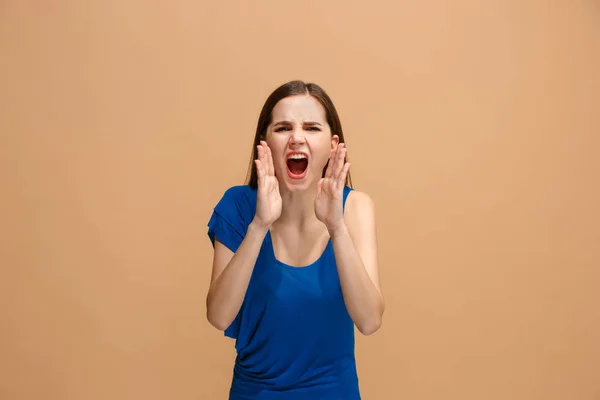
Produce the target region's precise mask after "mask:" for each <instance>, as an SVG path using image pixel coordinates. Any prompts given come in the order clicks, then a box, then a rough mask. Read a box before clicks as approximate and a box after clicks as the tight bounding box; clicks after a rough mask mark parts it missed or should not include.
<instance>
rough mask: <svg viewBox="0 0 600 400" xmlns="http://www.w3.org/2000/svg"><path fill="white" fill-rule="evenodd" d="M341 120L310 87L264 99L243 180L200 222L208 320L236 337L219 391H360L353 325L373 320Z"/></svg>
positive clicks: (371, 279) (364, 235)
mask: <svg viewBox="0 0 600 400" xmlns="http://www.w3.org/2000/svg"><path fill="white" fill-rule="evenodd" d="M349 167H350V164H349V163H348V162H347V161H346V147H345V143H344V134H343V132H342V126H341V123H340V120H339V117H338V114H337V111H336V109H335V107H334V106H333V103H332V101H331V99H330V98H329V96H328V95H327V94H326V93H325V92H324V91H323V89H321V88H320V87H319V86H318V85H316V84H312V83H308V84H307V83H304V82H301V81H292V82H288V83H286V84H284V85H282V86H280V87H279V88H277V89H276V90H275V91H274V92H273V93H272V94H271V95H270V96H269V98H268V99H267V101H266V103H265V105H264V107H263V109H262V112H261V114H260V117H259V120H258V126H257V129H256V136H255V138H254V153H253V163H252V165H251V169H250V174H249V177H248V182H247V184H246V185H240V186H233V187H231V188H229V189H228V190H227V191H226V192H225V193H224V195H223V197H222V198H221V200H220V201H219V203H218V204H217V205H216V207H215V209H214V212H213V214H212V216H211V218H210V221H209V223H208V227H209V228H208V235H209V237H210V239H211V241H212V243H213V246H214V258H213V267H212V277H211V283H210V288H209V291H208V295H207V298H206V305H207V318H208V320H209V321H210V323H211V324H212V325H214V326H215V327H216V328H218V329H220V330H223V331H225V335H226V336H228V337H231V338H234V339H236V345H235V347H236V350H237V357H236V360H235V366H234V370H233V381H232V384H231V390H230V397H229V398H230V400H242V399H243V400H250V399H252V400H263V399H264V400H359V399H360V398H361V397H360V391H359V385H358V376H357V372H356V371H357V370H356V363H355V356H354V326H356V327H357V328H358V330H359V331H360V332H361V333H362V334H364V335H369V334H372V333H374V332H375V331H377V330H378V329H379V327H380V326H381V320H382V315H383V310H384V301H383V296H382V294H381V288H380V283H379V274H378V266H377V243H376V234H375V215H374V207H373V202H372V201H371V199H370V197H369V196H368V195H367V194H365V193H363V192H359V191H357V190H354V189H352V184H351V181H350V176H349V172H348V169H349Z"/></svg>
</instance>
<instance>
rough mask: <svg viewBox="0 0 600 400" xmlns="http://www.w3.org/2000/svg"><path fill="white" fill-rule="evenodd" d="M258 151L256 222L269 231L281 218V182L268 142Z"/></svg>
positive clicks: (262, 144)
mask: <svg viewBox="0 0 600 400" xmlns="http://www.w3.org/2000/svg"><path fill="white" fill-rule="evenodd" d="M257 149H258V159H256V160H254V163H255V164H256V172H257V176H258V193H257V196H256V214H255V215H254V221H255V222H256V223H257V224H258V225H260V226H262V227H264V228H266V229H269V228H270V227H271V225H272V224H273V222H275V221H277V219H279V217H280V216H281V204H282V203H281V194H280V193H279V181H278V180H277V178H276V177H275V167H274V166H273V156H272V154H271V149H270V148H269V146H268V145H267V142H265V141H262V140H261V142H260V145H258V146H257Z"/></svg>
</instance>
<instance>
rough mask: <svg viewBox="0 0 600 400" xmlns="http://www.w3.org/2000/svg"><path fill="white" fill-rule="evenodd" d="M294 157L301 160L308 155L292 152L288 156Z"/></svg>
mask: <svg viewBox="0 0 600 400" xmlns="http://www.w3.org/2000/svg"><path fill="white" fill-rule="evenodd" d="M290 158H292V159H294V160H301V159H303V158H306V156H305V155H304V154H292V155H290V156H288V159H290Z"/></svg>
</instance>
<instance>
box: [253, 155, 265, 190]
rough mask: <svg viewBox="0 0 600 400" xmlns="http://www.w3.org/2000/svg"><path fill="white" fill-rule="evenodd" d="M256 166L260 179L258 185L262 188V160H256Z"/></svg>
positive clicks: (257, 175)
mask: <svg viewBox="0 0 600 400" xmlns="http://www.w3.org/2000/svg"><path fill="white" fill-rule="evenodd" d="M254 164H256V177H257V178H258V185H259V186H261V185H262V182H263V180H264V175H265V174H264V172H263V169H262V166H261V165H260V160H254Z"/></svg>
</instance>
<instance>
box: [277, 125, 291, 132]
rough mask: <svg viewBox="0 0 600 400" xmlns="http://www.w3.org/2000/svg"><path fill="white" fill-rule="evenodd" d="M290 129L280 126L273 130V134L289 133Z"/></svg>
mask: <svg viewBox="0 0 600 400" xmlns="http://www.w3.org/2000/svg"><path fill="white" fill-rule="evenodd" d="M289 130H290V128H289V127H287V126H280V127H279V128H275V132H282V131H289Z"/></svg>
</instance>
